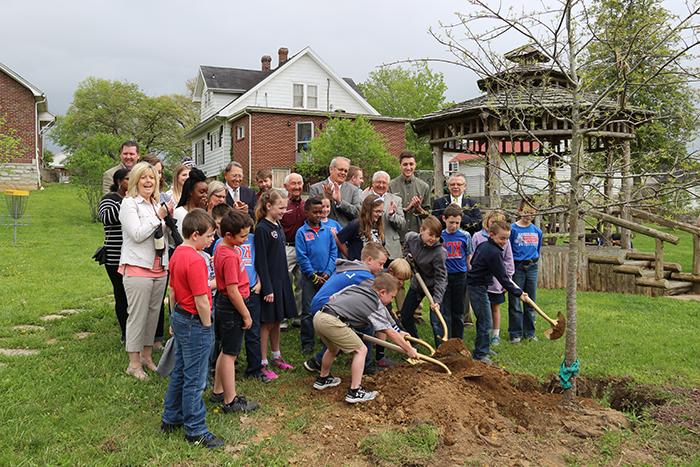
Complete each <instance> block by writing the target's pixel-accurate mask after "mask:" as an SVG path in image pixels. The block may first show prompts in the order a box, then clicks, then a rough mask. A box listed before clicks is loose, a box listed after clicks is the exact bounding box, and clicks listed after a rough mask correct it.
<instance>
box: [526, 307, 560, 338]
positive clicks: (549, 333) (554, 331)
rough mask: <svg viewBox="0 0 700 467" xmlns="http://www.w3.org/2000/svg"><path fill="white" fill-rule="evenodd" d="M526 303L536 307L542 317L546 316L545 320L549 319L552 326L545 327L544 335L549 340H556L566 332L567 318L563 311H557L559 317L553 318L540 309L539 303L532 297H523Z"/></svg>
mask: <svg viewBox="0 0 700 467" xmlns="http://www.w3.org/2000/svg"><path fill="white" fill-rule="evenodd" d="M523 301H524V302H525V303H527V304H528V305H530V306H531V307H532V308H534V309H535V311H536V312H537V313H538V314H539V315H540V316H541V317H542V318H544V320H545V321H547V322H548V323H549V324H550V326H552V327H551V328H549V329H545V331H544V335H545V337H546V338H547V339H549V340H552V341H553V340H556V339H559V338H560V337H561V336H563V335H564V332H566V318H564V315H563V314H561V312H559V313H557V319H552V318H550V317H549V316H547V314H546V313H545V312H544V311H542V310H541V309H540V307H539V306H537V303H535V302H534V301H532V299H531V298H530V297H527V298H526V299H523Z"/></svg>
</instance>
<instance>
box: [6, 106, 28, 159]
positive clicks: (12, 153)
mask: <svg viewBox="0 0 700 467" xmlns="http://www.w3.org/2000/svg"><path fill="white" fill-rule="evenodd" d="M26 151H27V148H26V147H25V145H24V143H23V142H22V138H21V137H19V136H18V135H17V130H15V129H14V128H12V127H10V126H9V125H8V124H7V119H6V118H5V117H4V116H3V115H0V164H5V163H8V162H10V161H12V160H13V159H17V158H18V157H21V156H23V155H24V153H25V152H26Z"/></svg>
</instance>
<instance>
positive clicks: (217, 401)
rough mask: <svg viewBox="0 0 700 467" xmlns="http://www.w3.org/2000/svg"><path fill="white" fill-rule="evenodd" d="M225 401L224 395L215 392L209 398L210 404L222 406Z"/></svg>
mask: <svg viewBox="0 0 700 467" xmlns="http://www.w3.org/2000/svg"><path fill="white" fill-rule="evenodd" d="M223 401H224V393H223V392H220V393H216V392H214V391H212V392H211V395H210V396H209V402H212V403H214V404H220V403H222V402H223Z"/></svg>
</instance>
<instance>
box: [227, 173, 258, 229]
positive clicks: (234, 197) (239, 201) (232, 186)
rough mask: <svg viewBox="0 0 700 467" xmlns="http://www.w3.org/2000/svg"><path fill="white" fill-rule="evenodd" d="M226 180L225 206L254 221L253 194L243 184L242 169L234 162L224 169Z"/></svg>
mask: <svg viewBox="0 0 700 467" xmlns="http://www.w3.org/2000/svg"><path fill="white" fill-rule="evenodd" d="M224 178H225V179H226V204H228V205H229V206H231V207H232V208H233V209H236V210H238V211H241V212H243V213H246V214H248V215H249V216H250V217H251V218H252V219H255V192H254V191H253V190H251V189H250V188H248V187H247V186H245V185H241V182H243V167H242V166H241V164H239V163H238V162H235V161H231V162H229V163H228V165H227V166H226V168H225V169H224Z"/></svg>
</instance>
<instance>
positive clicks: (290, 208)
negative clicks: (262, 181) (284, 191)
mask: <svg viewBox="0 0 700 467" xmlns="http://www.w3.org/2000/svg"><path fill="white" fill-rule="evenodd" d="M304 221H306V214H304V200H303V199H301V196H300V197H299V198H298V199H296V200H293V199H292V198H289V201H288V202H287V210H286V211H284V216H282V220H281V221H280V224H282V228H283V229H284V238H285V241H286V242H287V243H292V244H293V243H294V238H295V237H296V234H297V230H299V227H301V226H302V225H304Z"/></svg>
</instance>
